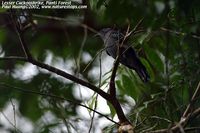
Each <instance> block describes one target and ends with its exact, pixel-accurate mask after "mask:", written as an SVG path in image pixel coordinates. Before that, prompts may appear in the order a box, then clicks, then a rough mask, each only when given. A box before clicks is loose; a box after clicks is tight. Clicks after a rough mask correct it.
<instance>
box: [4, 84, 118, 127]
mask: <svg viewBox="0 0 200 133" xmlns="http://www.w3.org/2000/svg"><path fill="white" fill-rule="evenodd" d="M0 85H2V86H4V87H8V88H13V89H15V90H17V91H20V92H23V93H27V94H36V95H41V96H46V97H51V98H56V99H59V100H64V101H68V102H70V103H73V104H76V105H79V106H81V107H84V108H87V109H89V110H91V111H94V112H95V113H97V114H99V115H101V116H103V117H105V118H106V119H108V120H109V121H111V122H113V123H115V124H117V125H119V123H117V122H115V121H113V120H112V119H110V118H109V117H108V116H106V115H104V114H102V113H100V112H98V111H96V110H93V109H91V108H89V107H87V106H86V105H83V104H80V103H78V102H76V101H74V100H70V99H66V98H64V97H60V96H57V95H53V94H46V93H41V92H36V91H32V90H25V89H22V88H19V87H16V86H11V85H9V84H6V83H2V82H0Z"/></svg>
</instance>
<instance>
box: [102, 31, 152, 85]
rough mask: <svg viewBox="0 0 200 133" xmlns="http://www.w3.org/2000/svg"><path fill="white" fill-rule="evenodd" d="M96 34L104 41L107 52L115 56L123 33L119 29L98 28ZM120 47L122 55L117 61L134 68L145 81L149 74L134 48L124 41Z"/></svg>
mask: <svg viewBox="0 0 200 133" xmlns="http://www.w3.org/2000/svg"><path fill="white" fill-rule="evenodd" d="M98 35H99V36H100V37H101V39H102V40H103V41H104V44H105V46H106V52H107V54H108V55H109V56H112V57H113V58H114V59H115V58H116V56H117V49H118V46H119V45H120V44H121V42H122V40H123V39H124V34H122V33H121V32H120V31H119V30H114V29H112V28H104V29H102V30H100V32H99V33H98ZM121 48H122V49H120V51H121V53H122V55H120V59H119V62H120V63H121V64H123V65H125V66H127V67H128V68H130V69H133V70H135V71H136V72H137V74H138V75H139V77H140V79H141V80H142V81H143V82H147V81H148V80H149V78H150V77H149V74H148V72H147V70H146V68H145V66H144V65H143V64H142V62H141V61H140V59H139V58H138V56H137V54H136V53H135V50H134V49H133V48H132V47H131V46H129V45H127V43H124V44H123V45H122V47H121Z"/></svg>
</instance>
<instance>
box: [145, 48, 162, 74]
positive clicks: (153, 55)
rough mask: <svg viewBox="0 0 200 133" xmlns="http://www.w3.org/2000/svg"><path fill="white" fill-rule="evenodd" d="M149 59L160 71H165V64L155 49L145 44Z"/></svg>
mask: <svg viewBox="0 0 200 133" xmlns="http://www.w3.org/2000/svg"><path fill="white" fill-rule="evenodd" d="M144 49H145V53H146V55H147V59H148V60H149V61H150V62H151V63H152V64H153V66H154V67H155V68H156V69H157V70H159V71H160V72H164V64H163V62H162V60H161V58H160V56H159V55H158V52H157V51H156V50H155V49H152V48H151V47H149V46H148V45H144Z"/></svg>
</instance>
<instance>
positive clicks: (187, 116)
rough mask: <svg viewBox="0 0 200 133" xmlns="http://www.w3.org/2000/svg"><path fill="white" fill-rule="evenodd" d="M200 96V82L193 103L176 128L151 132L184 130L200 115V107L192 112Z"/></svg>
mask: <svg viewBox="0 0 200 133" xmlns="http://www.w3.org/2000/svg"><path fill="white" fill-rule="evenodd" d="M199 94H200V82H199V83H198V86H197V88H196V90H195V92H194V94H193V96H192V99H191V102H190V104H189V105H188V106H187V108H186V110H185V112H184V113H183V116H182V117H181V119H180V121H179V122H178V123H177V124H176V125H175V126H173V127H171V128H170V129H161V130H156V131H151V132H150V133H167V132H169V131H171V132H177V131H178V130H180V127H181V128H184V127H185V126H186V125H187V124H188V121H190V120H192V119H194V118H196V117H197V116H199V115H200V107H199V108H197V109H195V110H194V111H193V112H192V111H191V108H192V105H194V103H195V101H196V100H197V97H198V96H199Z"/></svg>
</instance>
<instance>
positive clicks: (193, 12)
mask: <svg viewBox="0 0 200 133" xmlns="http://www.w3.org/2000/svg"><path fill="white" fill-rule="evenodd" d="M85 4H87V5H88V8H87V9H85V10H69V9H68V10H53V9H52V10H16V11H15V13H16V14H17V16H18V17H19V16H21V17H23V16H26V19H25V22H23V25H24V27H26V32H25V41H26V42H27V45H28V48H29V50H30V52H31V54H32V55H33V56H34V57H35V58H36V59H38V60H40V61H42V62H45V63H48V64H50V65H52V66H55V67H59V68H61V69H62V70H64V71H67V72H69V73H70V74H72V75H75V76H77V77H80V78H81V79H84V80H86V81H89V82H90V83H92V84H95V85H97V84H99V82H101V83H102V84H101V85H100V86H102V87H101V88H102V89H103V88H104V86H108V84H109V81H110V79H109V78H110V74H111V71H107V73H106V72H105V73H101V71H100V69H102V68H101V67H100V64H101V63H105V64H106V63H108V64H109V63H112V62H104V58H107V57H106V56H105V55H104V54H103V55H102V56H101V62H99V60H98V56H99V55H96V54H97V53H98V52H99V51H100V50H101V49H103V45H102V44H103V42H102V41H101V40H100V39H99V38H98V37H94V34H95V33H94V32H93V31H91V30H88V29H89V28H90V27H92V28H93V29H96V30H99V29H101V28H102V27H107V26H109V27H113V28H116V27H117V28H120V29H122V30H124V31H126V29H127V27H128V25H130V29H131V30H132V29H133V28H134V27H135V25H137V23H138V22H139V21H140V20H141V19H143V22H142V25H141V27H140V30H141V32H139V33H138V34H136V35H131V36H130V38H129V41H130V42H131V43H132V44H131V45H132V46H133V47H134V48H135V50H136V51H137V53H138V55H139V56H140V58H141V60H142V62H143V64H144V65H145V66H146V68H147V70H148V72H149V74H150V77H151V79H150V81H149V82H148V83H143V82H142V81H141V80H140V79H139V77H138V76H137V74H136V73H135V72H134V71H132V70H130V69H128V68H125V67H124V66H122V65H120V66H119V68H118V74H117V80H116V86H117V98H118V99H119V100H120V103H121V104H122V105H124V106H125V105H126V106H128V108H129V109H128V110H129V111H127V112H128V113H127V114H126V116H128V119H129V120H130V121H131V122H132V123H135V124H136V131H137V132H147V131H151V130H157V129H162V128H169V126H171V125H173V124H175V123H176V122H178V121H179V120H180V118H181V116H182V114H183V113H184V111H185V109H186V107H187V105H188V104H189V103H190V100H191V97H192V95H193V93H194V91H195V89H196V87H197V85H198V83H199V81H200V67H199V64H200V33H199V32H200V23H199V20H200V9H199V5H200V2H199V1H198V0H193V1H188V0H182V1H181V0H174V1H172V0H171V1H166V2H164V1H161V0H154V1H146V0H143V1H140V0H134V1H133V0H124V1H123V0H94V1H93V0H90V1H88V2H86V3H85ZM0 15H1V18H0V25H1V27H0V56H1V57H8V56H20V57H22V56H24V53H23V50H22V48H21V44H20V41H19V38H18V37H17V34H16V32H15V28H14V26H13V25H12V19H11V15H10V11H9V10H1V14H0ZM47 16H51V18H48V17H47ZM83 24H84V25H83ZM85 25H87V27H89V28H88V29H87V28H84V27H85ZM85 29H87V31H85ZM85 39H86V40H85ZM103 53H105V51H103ZM96 56H97V58H96V59H95V57H96ZM87 58H88V59H87ZM109 59H110V60H111V58H109ZM26 66H27V63H24V62H20V61H17V60H9V61H5V60H0V107H1V112H3V109H4V108H5V107H6V106H7V104H8V103H10V101H11V100H12V99H15V100H16V101H18V103H19V113H20V114H21V116H23V117H24V118H27V119H28V120H29V121H31V123H32V125H33V127H37V126H38V128H37V129H33V132H44V133H45V132H50V131H51V130H52V129H54V128H59V127H61V126H62V125H64V127H65V128H66V129H68V131H66V132H70V131H77V132H79V131H80V132H81V130H82V129H81V126H78V124H79V123H80V121H81V120H82V122H83V123H84V125H86V126H87V127H88V128H89V127H90V124H88V123H90V122H89V121H90V120H88V119H84V118H81V117H80V112H78V111H77V108H79V107H80V106H79V105H78V104H80V103H82V104H86V105H87V104H89V107H90V108H94V107H95V106H94V104H95V102H94V101H95V100H96V99H95V98H96V94H94V95H92V96H91V97H90V98H86V99H84V98H81V97H77V95H76V94H75V91H74V90H77V88H78V87H77V86H79V85H77V84H76V83H74V82H72V81H69V80H67V79H64V78H61V77H59V76H57V75H56V74H53V73H49V72H47V71H45V70H43V69H40V68H36V67H34V68H33V67H32V68H33V69H34V70H29V71H24V70H25V69H26V68H27V67H26ZM96 68H98V69H96ZM29 69H30V68H29ZM109 69H110V70H111V68H109ZM96 70H98V72H97V71H96ZM94 71H95V73H94ZM29 73H30V75H29ZM24 75H29V76H25V77H24ZM97 75H98V76H97ZM100 76H101V78H102V79H99V77H100ZM101 80H102V81H101ZM79 87H80V89H82V88H81V86H79ZM34 92H37V93H34ZM76 92H77V91H76ZM43 93H45V94H47V95H43ZM48 95H56V96H59V97H64V98H66V99H67V100H69V101H66V100H63V99H62V100H60V99H57V98H55V97H51V96H48ZM125 96H129V97H131V98H132V99H134V100H135V105H133V103H130V102H128V101H127V99H126V98H125ZM198 98H199V97H198ZM91 99H92V102H91ZM72 101H73V102H72ZM105 106H106V105H105ZM193 106H194V107H193V108H194V109H195V108H198V107H199V106H200V103H199V101H198V100H197V101H196V102H195V104H194V105H193ZM109 107H110V110H111V113H110V114H106V115H108V116H109V117H110V118H113V117H114V116H115V113H114V112H113V107H112V106H110V105H109ZM101 108H104V107H101ZM94 109H95V108H94ZM97 111H98V109H97ZM88 112H89V113H90V115H91V118H92V113H93V111H88ZM47 113H51V114H52V116H53V118H54V119H53V121H50V122H47V121H45V120H44V119H43V117H44V116H45V115H46V114H47ZM101 117H102V116H101V115H98V117H97V118H96V121H98V120H100V119H101ZM112 124H113V123H111V124H109V125H106V126H105V127H104V128H105V129H104V131H105V132H106V131H108V132H115V130H116V127H117V126H115V125H114V126H111V125H112ZM199 125H200V121H199V119H196V118H194V119H192V120H191V122H188V124H187V125H186V127H187V128H191V127H198V126H199ZM0 128H1V127H0ZM78 128H80V130H77V129H78ZM93 128H94V130H95V124H94V125H93ZM9 130H13V127H11V128H10V129H9ZM60 130H62V129H60ZM195 131H196V132H198V131H199V130H198V129H196V130H195ZM22 132H23V131H22Z"/></svg>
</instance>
